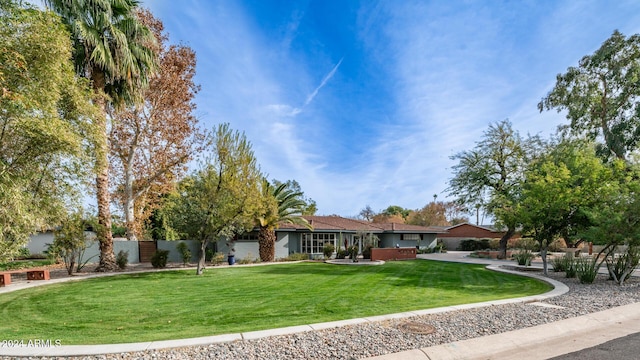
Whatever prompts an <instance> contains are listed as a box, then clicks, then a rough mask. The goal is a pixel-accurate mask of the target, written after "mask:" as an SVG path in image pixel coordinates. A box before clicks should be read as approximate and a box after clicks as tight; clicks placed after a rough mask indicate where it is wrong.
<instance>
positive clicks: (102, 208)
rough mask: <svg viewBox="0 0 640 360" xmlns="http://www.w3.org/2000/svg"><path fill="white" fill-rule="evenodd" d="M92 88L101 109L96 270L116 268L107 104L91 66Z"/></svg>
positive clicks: (99, 75) (101, 83)
mask: <svg viewBox="0 0 640 360" xmlns="http://www.w3.org/2000/svg"><path fill="white" fill-rule="evenodd" d="M91 79H92V80H93V89H94V91H95V93H96V104H97V105H98V106H99V107H100V108H101V109H103V113H102V115H101V116H98V117H97V118H96V119H95V121H94V124H95V127H96V129H97V134H98V136H99V138H98V139H96V144H95V150H96V151H95V153H96V154H95V156H96V163H95V170H96V195H97V201H98V225H99V227H100V228H99V229H98V231H97V234H96V235H97V238H98V241H99V243H100V263H99V264H98V267H97V268H96V271H99V272H110V271H116V270H117V269H118V265H117V264H116V256H115V254H114V253H113V236H112V235H111V209H110V208H109V206H110V205H111V194H110V193H109V135H108V131H107V108H106V101H105V98H104V95H103V93H102V92H103V90H104V86H105V78H104V73H103V72H102V71H100V70H99V69H97V68H95V67H94V69H93V71H92V76H91Z"/></svg>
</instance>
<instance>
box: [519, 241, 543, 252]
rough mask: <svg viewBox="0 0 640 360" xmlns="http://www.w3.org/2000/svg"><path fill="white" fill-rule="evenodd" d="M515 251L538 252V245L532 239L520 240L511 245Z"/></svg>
mask: <svg viewBox="0 0 640 360" xmlns="http://www.w3.org/2000/svg"><path fill="white" fill-rule="evenodd" d="M513 245H514V248H515V249H523V250H530V251H538V250H539V248H540V244H538V242H537V241H535V240H534V239H532V238H520V239H517V240H516V241H515V243H514V244H513Z"/></svg>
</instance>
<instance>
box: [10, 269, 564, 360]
mask: <svg viewBox="0 0 640 360" xmlns="http://www.w3.org/2000/svg"><path fill="white" fill-rule="evenodd" d="M487 269H489V270H492V271H499V272H505V273H511V274H516V275H520V276H526V277H532V278H536V279H538V280H542V281H545V282H547V283H550V284H551V285H552V286H554V289H553V290H551V291H549V292H547V293H545V294H541V295H533V296H526V297H520V298H514V299H504V300H493V301H487V302H482V303H474V304H464V305H454V306H447V307H441V308H434V309H425V310H415V311H407V312H402V313H395V314H387V315H379V316H371V317H365V318H356V319H347V320H339V321H331V322H324V323H317V324H309V325H298V326H290V327H284V328H277V329H269V330H259V331H251V332H245V333H234V334H224V335H215V336H206V337H199V338H190V339H177V340H164V341H149V342H140V343H123V344H105V345H62V346H47V347H36V346H32V347H29V346H24V347H14V348H9V347H7V348H0V356H83V355H101V354H114V353H125V352H137V351H145V350H155V349H165V348H173V347H185V346H203V345H210V344H216V343H224V342H232V341H239V340H254V339H260V338H265V337H270V336H278V335H290V334H295V333H301V332H307V331H315V330H323V329H331V328H336V327H342V326H348V325H356V324H362V323H367V322H378V321H384V320H391V319H403V318H409V317H414V316H422V315H429V314H439V313H445V312H450V311H457V310H465V309H476V308H483V307H487V306H494V305H503V304H513V303H523V302H525V303H526V302H535V301H541V300H544V299H548V298H551V297H554V296H559V295H562V294H564V293H566V292H567V291H569V288H568V287H567V286H566V285H564V284H563V283H561V282H558V281H555V280H553V279H549V278H545V277H542V276H539V275H537V274H531V273H526V272H519V271H513V270H508V269H502V268H500V266H499V265H488V266H487ZM166 270H176V269H166ZM166 270H165V271H166ZM177 270H188V268H186V269H177ZM156 271H157V270H156ZM135 273H138V274H139V273H140V271H137V272H122V273H115V274H111V273H110V274H96V275H89V276H86V277H82V278H61V279H54V280H51V281H49V282H47V284H51V283H61V282H65V281H73V280H81V279H87V278H95V277H100V276H113V275H121V274H135ZM31 284H33V283H31ZM41 285H44V284H43V283H35V284H33V285H31V286H26V287H22V288H28V287H34V286H41ZM15 290H19V289H15ZM15 290H14V291H15ZM5 292H6V291H5ZM416 351H418V350H416ZM421 353H422V352H421ZM422 354H424V353H422ZM398 359H400V358H398ZM402 359H404V358H402Z"/></svg>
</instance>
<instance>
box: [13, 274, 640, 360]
mask: <svg viewBox="0 0 640 360" xmlns="http://www.w3.org/2000/svg"><path fill="white" fill-rule="evenodd" d="M549 277H551V278H553V279H555V280H558V281H561V282H563V283H565V284H566V285H567V286H568V287H569V289H570V290H569V292H568V293H566V294H564V295H561V296H558V297H555V298H551V299H547V300H546V301H545V302H544V304H509V305H497V306H491V307H484V308H479V309H473V310H459V311H454V312H449V313H440V314H433V315H426V316H416V317H413V318H408V319H398V320H388V321H383V322H377V323H366V324H359V325H352V326H346V327H341V328H334V329H329V330H321V331H311V332H304V333H298V334H293V335H283V336H274V337H269V338H263V339H258V340H245V341H235V342H231V343H222V344H212V345H208V346H193V347H184V348H173V349H162V350H152V351H144V352H134V353H120V354H109V355H100V356H85V357H73V358H72V359H278V360H281V359H360V358H366V357H370V356H377V355H382V354H387V353H394V352H399V351H404V350H410V349H416V348H422V347H427V346H433V345H438V344H444V343H449V342H453V341H458V340H464V339H470V338H475V337H480V336H485V335H492V334H498V333H502V332H505V331H511V330H517V329H521V328H525V327H530V326H535V325H541V324H545V323H549V322H553V321H558V320H562V319H566V318H570V317H575V316H581V315H585V314H588V313H592V312H597V311H601V310H606V309H609V308H612V307H616V306H621V305H626V304H630V303H635V302H640V279H639V278H637V277H634V278H632V279H631V280H629V281H628V282H627V283H626V284H625V285H624V286H622V287H620V286H618V285H615V284H614V283H613V282H612V281H607V276H604V275H600V276H599V277H598V278H597V279H596V281H595V283H594V284H591V285H582V284H580V283H579V282H578V280H577V279H566V278H564V274H563V273H550V274H549ZM366 306H375V304H370V305H366ZM407 323H410V324H409V326H407ZM421 324H424V325H425V326H424V329H423V330H431V331H422V332H431V333H429V334H416V333H413V332H409V331H408V330H412V329H413V330H418V331H416V332H420V325H421ZM431 327H433V328H435V331H433V328H431ZM401 329H404V331H403V330H401ZM203 335H206V334H203ZM3 359H9V358H8V357H5V358H3ZM29 359H45V358H42V357H40V358H38V357H30V358H29Z"/></svg>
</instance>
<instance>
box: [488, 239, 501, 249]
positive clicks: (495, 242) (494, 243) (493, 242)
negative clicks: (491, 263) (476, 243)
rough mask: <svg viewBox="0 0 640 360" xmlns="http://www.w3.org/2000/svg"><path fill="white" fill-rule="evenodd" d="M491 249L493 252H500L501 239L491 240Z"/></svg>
mask: <svg viewBox="0 0 640 360" xmlns="http://www.w3.org/2000/svg"><path fill="white" fill-rule="evenodd" d="M489 249H491V250H500V239H491V240H489Z"/></svg>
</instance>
